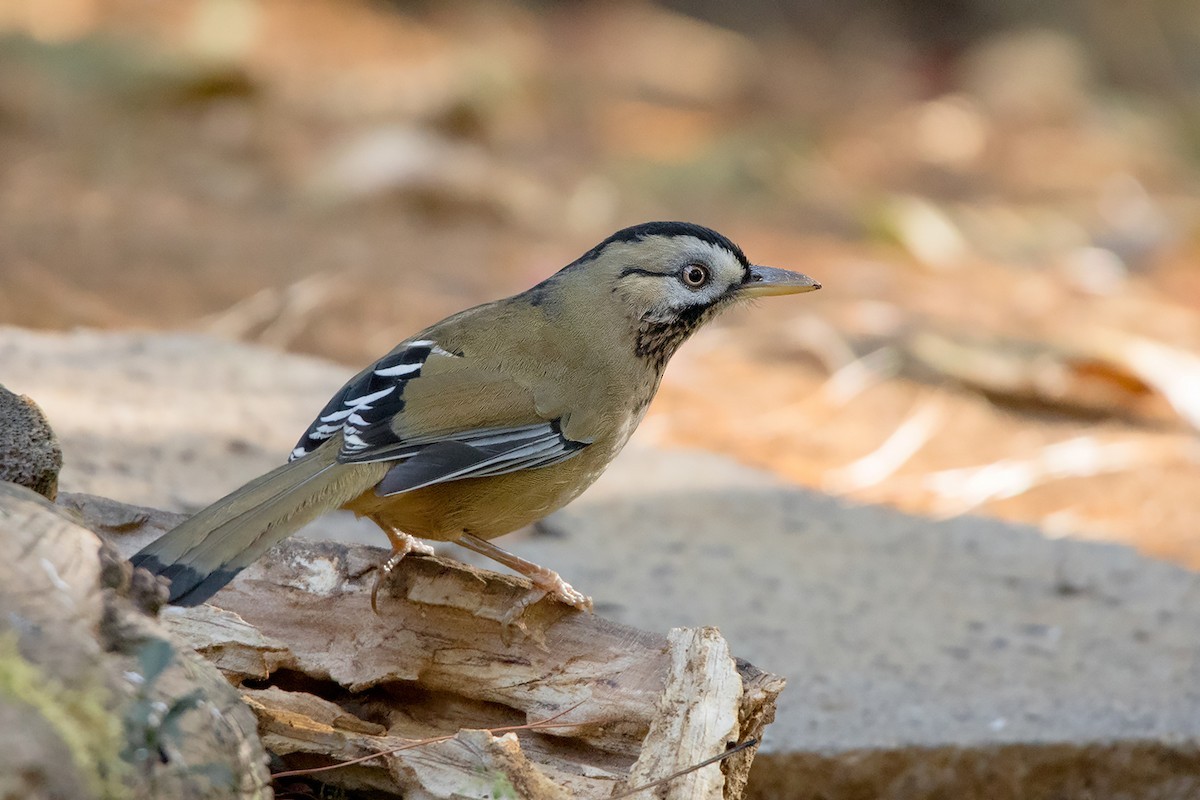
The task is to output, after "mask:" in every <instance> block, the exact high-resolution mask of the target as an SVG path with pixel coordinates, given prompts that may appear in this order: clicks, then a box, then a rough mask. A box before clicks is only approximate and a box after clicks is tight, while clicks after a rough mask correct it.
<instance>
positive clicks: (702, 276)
mask: <svg viewBox="0 0 1200 800" xmlns="http://www.w3.org/2000/svg"><path fill="white" fill-rule="evenodd" d="M681 277H682V278H683V282H684V283H686V284H687V285H688V286H690V287H692V288H693V289H699V288H700V287H701V286H703V285H704V284H706V283H708V267H706V266H704V265H703V264H688V265H687V266H686V267H684V268H683V274H682V275H681Z"/></svg>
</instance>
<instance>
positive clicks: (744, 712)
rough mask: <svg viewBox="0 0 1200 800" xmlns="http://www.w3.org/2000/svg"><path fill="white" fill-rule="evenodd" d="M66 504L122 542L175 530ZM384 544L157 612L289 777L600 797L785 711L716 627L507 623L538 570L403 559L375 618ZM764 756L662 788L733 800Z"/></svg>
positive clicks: (388, 789) (563, 614) (292, 552)
mask: <svg viewBox="0 0 1200 800" xmlns="http://www.w3.org/2000/svg"><path fill="white" fill-rule="evenodd" d="M65 501H66V502H67V503H68V504H70V505H71V506H72V507H73V508H74V509H75V510H76V513H79V514H81V515H82V516H83V517H84V518H85V519H92V520H95V521H96V522H95V524H96V526H97V527H98V528H105V529H106V530H107V531H109V532H110V533H115V534H117V539H116V540H117V542H118V544H119V546H120V547H121V549H122V551H123V552H125V553H126V554H128V553H129V552H132V551H133V550H134V549H136V547H137V546H139V545H140V544H141V543H142V542H143V541H145V539H147V538H149V534H150V533H153V532H155V531H157V530H159V529H162V528H166V527H169V526H170V525H171V524H173V522H174V518H173V515H163V514H161V513H159V512H154V511H152V510H148V509H130V508H128V507H122V506H120V505H119V504H112V503H111V501H103V500H99V499H94V498H86V497H82V496H71V497H67V498H65ZM126 539H128V543H125V540H126ZM385 555H386V553H385V551H383V550H380V549H378V548H372V547H362V546H352V547H347V546H343V545H338V544H332V543H319V542H312V541H305V540H297V539H292V540H289V541H286V542H284V543H283V544H282V545H280V546H278V547H277V548H275V549H274V550H272V551H270V552H269V553H268V554H267V555H266V556H265V557H263V558H262V559H260V560H259V562H258V563H256V564H255V565H253V566H252V567H250V568H249V569H247V570H246V571H245V572H244V573H243V574H242V575H241V576H239V578H238V579H237V580H235V581H234V582H233V583H232V584H230V585H229V586H228V587H227V588H226V589H224V590H222V591H221V592H220V593H218V594H217V595H216V596H215V597H214V598H213V604H212V605H208V606H200V607H198V608H193V609H169V610H167V611H166V612H164V619H165V620H166V622H167V624H168V626H169V627H170V628H171V630H172V631H174V632H175V633H176V634H178V635H179V636H181V637H182V638H184V639H185V640H187V641H188V642H189V643H190V644H191V645H192V646H193V647H194V648H195V649H196V650H197V651H198V652H200V653H201V654H203V655H204V656H205V657H207V658H208V659H209V660H210V661H211V662H212V663H214V664H215V665H216V666H217V667H218V668H219V669H220V670H221V671H222V672H223V673H224V674H225V675H226V677H227V678H228V679H229V680H230V681H232V682H233V683H235V684H236V685H238V686H240V688H241V690H242V693H243V697H244V699H245V701H246V702H247V704H248V705H249V706H250V708H251V709H253V710H254V712H255V714H256V715H257V716H258V720H259V730H260V733H261V735H262V738H263V742H264V744H265V746H266V747H267V749H268V750H269V751H270V752H272V753H273V754H275V755H276V756H277V757H278V759H279V765H280V766H281V767H282V768H284V769H287V770H302V769H313V768H329V767H334V768H333V769H326V770H325V771H322V772H320V773H316V774H314V775H313V777H314V778H315V779H317V780H319V781H321V782H322V783H326V784H332V785H336V786H340V787H343V788H345V789H347V790H350V791H354V790H368V789H369V790H373V791H375V792H383V793H386V794H388V795H395V796H404V797H427V798H465V797H481V796H504V792H505V791H507V790H508V789H511V790H512V792H513V793H515V796H519V797H522V798H532V799H533V800H540V799H541V798H546V799H547V800H550V799H553V800H558V799H559V798H592V797H595V798H600V797H608V796H610V795H612V794H613V792H614V791H621V790H625V789H629V788H634V787H636V786H638V785H643V784H645V783H648V782H651V781H653V780H656V779H658V778H661V777H664V776H665V775H669V774H671V773H673V772H675V771H677V770H679V769H681V768H684V767H687V766H689V765H691V764H696V763H699V762H701V761H703V760H705V759H708V758H710V757H712V756H714V755H718V754H720V753H722V752H724V751H725V750H726V749H727V748H728V747H729V746H731V745H733V744H736V743H738V742H741V741H745V740H746V739H750V738H754V739H757V738H759V737H761V735H762V731H763V728H764V727H765V726H766V725H767V724H769V723H770V721H771V720H772V719H773V716H774V701H775V698H776V696H777V695H778V694H779V692H780V691H781V690H782V688H783V683H784V682H783V679H781V678H778V677H776V676H773V675H769V674H766V673H763V672H761V671H759V670H757V669H756V668H754V667H752V666H750V665H748V664H746V663H744V662H738V661H735V660H734V659H733V658H732V657H731V656H730V654H729V651H728V647H727V645H726V643H725V641H724V640H723V639H722V638H721V636H720V634H719V633H718V632H717V631H716V630H715V629H708V628H702V629H677V630H675V631H672V633H671V635H670V636H668V637H664V636H661V635H657V634H651V633H646V632H643V631H638V630H635V629H632V628H628V627H625V626H621V625H617V624H615V623H612V622H610V621H608V620H605V619H603V618H601V617H598V616H595V615H593V614H585V613H580V612H577V611H575V610H573V609H570V608H567V607H565V606H562V605H560V604H558V603H555V602H553V601H550V600H543V601H541V602H539V603H536V604H534V605H533V606H531V607H530V608H529V609H528V611H527V613H526V614H525V615H524V616H523V617H522V620H521V624H520V625H519V626H508V627H506V626H505V625H504V624H503V623H502V622H501V620H502V619H503V617H504V614H505V613H506V612H507V611H508V609H509V608H510V607H511V606H512V604H513V603H514V602H516V601H517V600H518V599H519V598H521V597H523V596H524V595H525V593H526V592H527V591H528V588H529V584H528V582H526V581H525V580H524V579H521V578H516V577H509V576H505V575H499V574H496V573H492V572H485V571H482V570H478V569H475V568H472V567H469V566H466V565H464V564H461V563H458V562H455V561H450V560H447V559H442V558H438V557H432V556H412V557H410V558H409V559H406V560H405V561H404V562H403V564H402V565H401V567H400V568H399V569H397V570H396V571H395V572H394V573H393V574H392V575H391V576H390V577H389V579H388V580H387V581H386V582H385V583H384V585H383V587H382V588H381V591H380V603H379V611H380V613H379V614H378V615H376V614H374V613H372V610H371V605H370V593H371V587H372V585H373V583H374V580H375V568H376V566H377V565H378V564H379V563H380V562H381V561H382V560H383V558H384V557H385ZM546 720H550V724H548V725H541V724H539V723H542V722H544V721H546ZM498 729H500V730H498ZM753 752H754V748H748V749H747V750H745V751H742V752H740V753H738V754H736V755H735V756H733V757H731V758H729V759H728V760H726V761H723V762H721V763H719V764H713V765H710V766H707V767H705V768H703V769H702V770H699V771H697V772H695V773H692V774H690V775H687V776H684V777H681V778H678V779H675V780H673V781H671V782H670V783H669V784H667V785H666V786H664V787H661V788H659V789H657V790H655V794H654V796H656V797H665V798H689V799H690V798H707V799H708V800H717V799H718V798H736V797H740V796H741V793H742V790H743V788H744V785H745V781H746V777H747V774H748V772H749V768H750V763H751V760H752V758H753ZM372 756H373V757H372ZM364 757H367V758H364ZM356 759H363V760H360V761H357V762H356V763H350V762H355V760H356ZM646 796H650V795H649V794H648V793H647V794H646Z"/></svg>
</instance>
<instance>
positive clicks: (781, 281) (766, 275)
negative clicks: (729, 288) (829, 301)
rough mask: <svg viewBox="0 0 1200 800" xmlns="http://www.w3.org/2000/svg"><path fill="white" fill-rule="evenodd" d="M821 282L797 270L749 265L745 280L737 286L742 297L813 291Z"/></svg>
mask: <svg viewBox="0 0 1200 800" xmlns="http://www.w3.org/2000/svg"><path fill="white" fill-rule="evenodd" d="M820 288H821V284H819V283H817V282H816V281H814V280H813V279H812V278H810V277H808V276H807V275H801V274H800V273H799V272H789V271H788V270H786V269H775V268H774V267H757V266H756V267H750V273H749V274H748V275H747V276H746V280H744V281H743V282H742V285H741V286H739V287H738V294H740V295H741V296H743V297H767V296H769V295H773V294H800V293H801V292H815V291H816V290H817V289H820Z"/></svg>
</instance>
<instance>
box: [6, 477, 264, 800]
mask: <svg viewBox="0 0 1200 800" xmlns="http://www.w3.org/2000/svg"><path fill="white" fill-rule="evenodd" d="M140 577H141V579H140V580H139V579H138V577H137V574H136V573H133V572H132V570H131V569H130V567H129V563H128V562H127V561H125V560H124V559H122V558H120V557H119V556H118V555H117V554H116V552H115V551H114V550H113V549H112V548H111V547H108V546H106V545H103V544H102V543H101V541H100V539H99V538H97V537H96V535H95V534H94V533H92V532H91V531H88V530H85V529H84V528H82V527H80V526H79V525H76V524H75V523H74V522H72V521H71V520H70V519H68V516H67V515H66V514H64V513H63V512H62V510H61V509H58V508H56V507H55V506H53V505H51V504H50V503H49V502H48V501H46V500H45V499H44V498H42V497H40V496H38V495H36V494H34V493H33V492H32V491H29V490H28V489H25V488H22V487H19V486H16V485H14V484H12V483H6V482H0V797H71V798H82V799H87V798H135V800H136V799H137V798H154V797H180V798H197V799H199V798H214V799H215V798H221V799H222V800H228V799H229V798H245V799H246V800H250V799H251V798H261V797H267V796H269V795H270V790H269V788H267V772H266V756H265V753H264V752H263V749H262V745H261V743H260V741H259V738H258V736H257V734H256V730H255V720H254V717H253V715H251V714H250V713H248V712H247V709H246V708H245V706H244V704H243V703H242V702H241V700H240V697H239V695H238V693H237V692H236V691H235V690H234V689H233V688H232V687H231V686H229V684H228V683H227V682H226V681H225V680H224V679H223V678H222V677H221V675H220V673H218V672H217V671H216V670H215V669H213V667H212V666H211V665H209V664H208V663H206V662H205V661H203V660H202V659H200V658H198V657H197V656H196V654H195V653H194V652H193V651H192V650H191V648H189V647H187V646H186V645H183V644H181V643H180V642H179V641H178V640H177V639H175V638H174V637H173V636H172V635H171V634H170V633H169V632H168V631H166V630H165V629H164V628H163V626H162V625H161V624H160V623H159V622H157V621H156V620H155V619H154V616H153V613H154V612H155V611H157V609H158V607H159V606H161V604H162V601H163V597H162V595H161V594H160V592H159V589H160V587H159V586H158V585H157V584H156V583H155V582H154V581H152V580H146V579H145V578H148V577H149V576H147V575H146V574H145V573H144V572H143V573H140Z"/></svg>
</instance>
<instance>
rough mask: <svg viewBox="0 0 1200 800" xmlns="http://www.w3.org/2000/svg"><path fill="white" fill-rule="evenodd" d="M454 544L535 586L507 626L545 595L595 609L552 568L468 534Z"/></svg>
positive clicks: (511, 613) (509, 617)
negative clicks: (491, 561)
mask: <svg viewBox="0 0 1200 800" xmlns="http://www.w3.org/2000/svg"><path fill="white" fill-rule="evenodd" d="M454 543H455V544H459V545H462V546H463V547H465V548H467V549H468V550H474V551H475V552H476V553H479V554H480V555H484V556H487V557H488V558H490V559H492V560H493V561H498V562H500V563H501V564H503V565H504V566H506V567H508V568H509V569H511V570H513V571H514V572H517V573H520V574H521V575H524V576H525V577H526V578H528V579H529V580H530V581H531V582H532V583H533V588H532V589H530V591H529V593H528V594H527V595H525V597H523V598H521V599H520V600H519V601H517V605H516V607H515V608H513V609H512V610H511V611H509V612H508V613H507V614H506V615H505V616H504V620H503V621H504V624H506V625H507V624H510V623H512V622H513V621H514V620H516V619H517V618H518V617H520V616H521V613H522V612H523V611H524V610H525V609H526V608H528V607H529V606H531V605H533V604H534V603H536V602H537V601H538V600H541V599H542V598H543V597H545V596H546V595H550V596H551V597H553V598H554V599H555V600H558V601H559V602H560V603H566V604H567V605H569V606H574V607H575V608H578V609H579V610H580V611H591V610H592V598H590V597H588V596H587V595H585V594H583V593H582V592H579V591H577V590H576V589H574V588H573V587H572V586H571V584H569V583H567V582H566V581H564V580H563V579H562V577H561V576H559V574H558V573H557V572H555V571H554V570H552V569H547V568H546V567H542V566H539V565H537V564H535V563H533V562H532V561H526V560H525V559H523V558H521V557H520V556H518V555H515V554H513V553H510V552H508V551H507V550H504V549H501V548H499V547H497V546H496V545H494V544H492V543H491V542H488V541H485V540H484V539H480V538H479V537H478V536H473V535H471V534H469V533H464V534H463V535H462V536H460V537H459V538H458V539H456V540H455V542H454Z"/></svg>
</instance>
